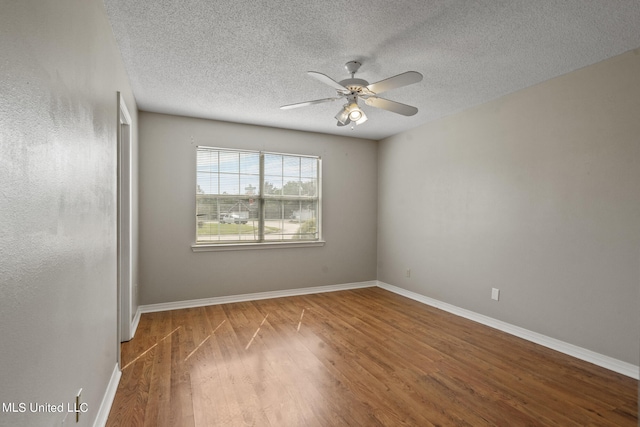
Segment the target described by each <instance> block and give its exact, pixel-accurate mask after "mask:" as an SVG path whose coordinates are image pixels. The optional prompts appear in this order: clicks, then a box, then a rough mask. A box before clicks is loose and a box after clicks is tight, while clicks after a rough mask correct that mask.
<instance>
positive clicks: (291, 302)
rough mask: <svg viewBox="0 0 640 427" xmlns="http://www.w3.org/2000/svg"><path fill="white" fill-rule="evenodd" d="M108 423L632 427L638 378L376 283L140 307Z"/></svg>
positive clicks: (124, 349)
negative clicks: (156, 309) (160, 308)
mask: <svg viewBox="0 0 640 427" xmlns="http://www.w3.org/2000/svg"><path fill="white" fill-rule="evenodd" d="M122 366H123V369H122V378H121V380H120V384H119V387H118V391H117V394H116V397H115V401H114V403H113V406H112V409H111V413H110V415H109V419H108V422H107V426H127V427H129V426H154V427H155V426H171V427H175V426H306V425H309V426H378V425H384V426H403V425H406V426H474V427H475V426H486V425H491V426H510V427H512V426H588V425H589V426H618V427H620V426H636V425H637V423H638V406H637V405H638V401H637V400H638V392H637V390H638V382H637V381H636V380H633V379H631V378H628V377H625V376H623V375H620V374H616V373H614V372H611V371H608V370H606V369H603V368H599V367H597V366H594V365H592V364H589V363H587V362H583V361H580V360H577V359H574V358H571V357H569V356H566V355H563V354H560V353H558V352H555V351H553V350H549V349H547V348H544V347H541V346H538V345H536V344H533V343H530V342H527V341H524V340H521V339H519V338H516V337H513V336H510V335H508V334H505V333H502V332H500V331H497V330H494V329H491V328H489V327H486V326H482V325H480V324H477V323H475V322H472V321H469V320H466V319H463V318H459V317H456V316H454V315H452V314H449V313H446V312H443V311H440V310H437V309H435V308H432V307H429V306H426V305H423V304H421V303H418V302H415V301H413V300H410V299H407V298H404V297H401V296H398V295H396V294H393V293H390V292H388V291H385V290H383V289H380V288H375V287H374V288H365V289H358V290H351V291H340V292H330V293H325V294H316V295H308V296H300V297H289V298H278V299H272V300H263V301H254V302H244V303H234V304H225V305H214V306H208V307H201V308H192V309H184V310H175V311H168V312H162V313H148V314H144V315H142V318H141V320H140V324H139V326H138V330H137V332H136V336H135V338H134V339H133V340H131V341H130V342H128V343H124V344H123V345H122Z"/></svg>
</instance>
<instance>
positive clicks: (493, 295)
mask: <svg viewBox="0 0 640 427" xmlns="http://www.w3.org/2000/svg"><path fill="white" fill-rule="evenodd" d="M491 299H492V300H496V301H498V300H499V299H500V289H497V288H491Z"/></svg>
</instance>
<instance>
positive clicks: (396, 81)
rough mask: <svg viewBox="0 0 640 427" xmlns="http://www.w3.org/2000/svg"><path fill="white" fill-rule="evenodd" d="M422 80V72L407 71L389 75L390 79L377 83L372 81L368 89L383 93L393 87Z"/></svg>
mask: <svg viewBox="0 0 640 427" xmlns="http://www.w3.org/2000/svg"><path fill="white" fill-rule="evenodd" d="M421 80H422V74H420V73H418V72H417V71H407V72H406V73H402V74H398V75H397V76H393V77H389V78H388V79H384V80H380V81H379V82H376V83H371V84H370V85H369V86H367V89H369V90H370V91H371V92H373V93H382V92H386V91H388V90H391V89H396V88H399V87H402V86H407V85H410V84H413V83H418V82H419V81H421Z"/></svg>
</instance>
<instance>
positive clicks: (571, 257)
mask: <svg viewBox="0 0 640 427" xmlns="http://www.w3.org/2000/svg"><path fill="white" fill-rule="evenodd" d="M638 76H640V51H638V50H636V51H633V52H628V53H626V54H624V55H621V56H618V57H614V58H612V59H610V60H607V61H604V62H602V63H598V64H595V65H592V66H590V67H587V68H584V69H582V70H578V71H576V72H573V73H570V74H567V75H564V76H561V77H558V78H555V79H553V80H550V81H547V82H545V83H542V84H540V85H537V86H534V87H531V88H528V89H525V90H522V91H519V92H516V93H513V94H511V95H508V96H505V97H503V98H500V99H497V100H495V101H493V102H489V103H487V104H484V105H481V106H479V107H477V108H473V109H470V110H467V111H464V112H462V113H460V114H456V115H453V116H450V117H447V118H444V119H442V120H439V121H436V122H433V123H430V124H427V125H424V126H421V127H419V128H416V129H413V130H411V131H408V132H404V133H402V134H399V135H397V136H394V137H391V138H388V139H386V140H383V141H381V142H380V150H379V153H378V159H379V170H378V174H379V196H378V197H379V199H378V206H379V211H378V217H379V234H378V260H379V265H378V279H379V280H381V281H383V282H386V283H389V284H392V285H396V286H399V287H402V288H405V289H408V290H411V291H414V292H417V293H419V294H422V295H426V296H429V297H432V298H435V299H438V300H441V301H444V302H447V303H450V304H453V305H456V306H458V307H462V308H465V309H468V310H472V311H474V312H477V313H481V314H484V315H487V316H490V317H493V318H496V319H500V320H503V321H505V322H508V323H511V324H514V325H517V326H520V327H523V328H526V329H529V330H532V331H535V332H538V333H541V334H544V335H547V336H550V337H554V338H557V339H560V340H562V341H565V342H568V343H571V344H574V345H577V346H580V347H584V348H587V349H590V350H593V351H596V352H598V353H601V354H605V355H608V356H611V357H614V358H617V359H619V360H623V361H626V362H629V363H633V364H636V365H637V364H638V362H639V349H638V324H639V315H638V300H639V299H638V298H639V295H638V294H639V287H640V267H639V266H640V190H639V188H640V187H639V183H640V120H639V118H640V84H639V80H638ZM407 269H411V277H410V278H407V277H406V274H405V272H406V270H407ZM492 287H496V288H499V289H500V290H501V294H500V296H501V298H500V301H498V302H496V301H492V300H491V298H490V296H491V288H492Z"/></svg>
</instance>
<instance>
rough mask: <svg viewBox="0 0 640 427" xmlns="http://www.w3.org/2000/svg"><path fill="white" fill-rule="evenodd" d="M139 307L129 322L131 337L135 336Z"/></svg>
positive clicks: (138, 321)
mask: <svg viewBox="0 0 640 427" xmlns="http://www.w3.org/2000/svg"><path fill="white" fill-rule="evenodd" d="M141 314H142V313H141V312H140V307H138V309H137V310H136V314H135V316H133V321H132V322H131V339H133V337H135V336H136V330H137V329H138V324H139V323H140V315H141Z"/></svg>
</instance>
